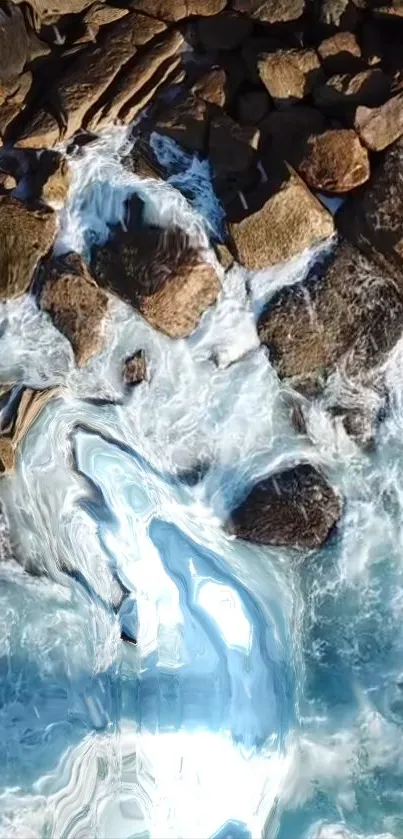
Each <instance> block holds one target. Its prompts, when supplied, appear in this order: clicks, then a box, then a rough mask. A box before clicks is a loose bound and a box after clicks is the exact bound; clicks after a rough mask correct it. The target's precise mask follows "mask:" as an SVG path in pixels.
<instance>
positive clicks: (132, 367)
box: [123, 350, 147, 387]
mask: <svg viewBox="0 0 403 839" xmlns="http://www.w3.org/2000/svg"><path fill="white" fill-rule="evenodd" d="M146 376H147V367H146V356H145V352H144V350H138V351H137V352H135V353H134V355H131V356H130V358H127V359H126V361H125V363H124V368H123V379H124V382H125V384H126V385H129V387H134V385H139V384H140V383H141V382H144V380H145V378H146Z"/></svg>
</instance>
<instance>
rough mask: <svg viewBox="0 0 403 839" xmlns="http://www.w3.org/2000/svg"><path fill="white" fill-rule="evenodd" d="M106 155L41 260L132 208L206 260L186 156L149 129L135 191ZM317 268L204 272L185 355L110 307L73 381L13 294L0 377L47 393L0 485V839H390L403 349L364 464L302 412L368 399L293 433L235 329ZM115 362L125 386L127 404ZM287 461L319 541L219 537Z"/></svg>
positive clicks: (56, 348) (371, 397)
mask: <svg viewBox="0 0 403 839" xmlns="http://www.w3.org/2000/svg"><path fill="white" fill-rule="evenodd" d="M129 145H130V144H129V142H128V140H127V135H126V133H125V132H124V131H123V130H120V129H116V130H114V131H110V132H107V133H105V135H104V136H103V137H102V138H101V139H100V140H99V142H98V143H96V144H95V145H92V146H87V147H85V148H84V149H83V150H82V151H81V152H80V154H72V155H71V167H72V173H73V184H72V189H71V194H70V198H69V202H68V205H67V207H66V208H65V209H64V210H63V211H62V212H61V214H60V230H59V236H58V240H57V245H56V249H57V250H58V251H59V252H62V251H65V250H69V249H71V248H74V249H76V250H79V251H80V252H82V253H83V254H84V255H88V252H89V249H90V247H91V244H92V243H93V242H95V241H98V242H102V241H105V239H106V238H107V236H108V229H109V228H108V224H110V223H113V222H117V221H119V220H120V219H121V218H122V213H123V207H124V202H125V199H126V198H127V197H128V195H129V194H130V193H132V192H137V193H138V194H139V195H140V196H141V197H142V198H143V200H144V201H145V202H146V208H147V216H148V218H149V219H150V221H154V222H156V223H158V224H160V225H163V226H168V225H170V224H173V223H175V224H179V225H180V226H182V227H183V228H184V229H186V230H187V231H188V233H189V235H190V236H191V237H192V239H193V240H194V242H195V243H197V244H198V245H200V246H201V247H203V248H205V249H206V258H207V259H209V260H211V261H213V262H215V255H214V251H213V250H212V249H211V248H210V244H209V243H210V240H211V238H212V237H218V236H219V235H220V230H221V228H222V223H223V213H222V210H221V208H220V205H219V204H218V202H217V201H216V199H215V197H214V193H213V190H212V187H211V182H210V173H209V168H208V164H207V163H206V162H202V161H200V160H198V159H197V158H194V157H187V156H186V155H185V154H184V153H183V152H181V151H180V150H179V149H178V147H175V145H174V144H173V143H171V142H168V141H166V140H165V141H164V140H162V138H160V137H157V136H154V138H153V145H154V149H155V151H156V153H157V154H158V155H159V156H160V158H161V159H163V160H164V162H165V163H167V164H172V166H173V168H174V169H175V172H176V174H175V175H173V176H172V178H171V179H170V181H169V182H168V183H159V182H154V181H148V180H146V181H144V180H141V181H140V180H139V179H138V178H137V177H136V176H135V175H133V174H131V173H130V172H129V171H127V169H125V168H124V166H123V165H122V156H124V155H125V154H126V153H127V151H128V149H129ZM330 247H332V242H327V243H325V246H324V250H326V249H328V248H330ZM320 256H321V253H320V252H316V253H304V254H302V255H301V257H300V258H299V259H298V260H295V261H294V262H293V263H290V264H287V265H283V266H279V267H277V268H274V269H270V270H267V271H262V272H259V273H258V274H255V275H251V274H247V272H246V271H244V270H243V269H241V268H240V267H239V266H235V267H234V268H233V269H232V270H231V271H230V272H228V273H227V274H226V275H225V276H224V274H223V272H222V269H221V268H220V267H219V266H218V265H217V271H218V272H219V273H220V276H221V277H222V284H223V288H222V293H221V296H220V299H219V302H218V305H217V306H216V307H215V308H214V309H212V310H211V311H209V312H208V313H206V315H205V316H204V318H203V320H202V322H201V324H200V327H199V328H198V329H197V331H196V332H195V333H194V334H193V335H192V336H191V337H190V338H189V339H187V340H176V341H173V340H170V339H168V338H166V337H164V336H163V335H161V334H158V333H157V332H156V331H155V330H153V329H152V328H151V327H149V326H148V325H147V324H146V322H145V321H143V320H142V318H141V317H140V316H138V315H137V314H136V313H135V312H134V311H133V310H132V309H130V307H128V306H126V305H125V304H123V303H121V302H119V301H118V300H114V301H112V302H111V304H110V309H109V317H108V322H107V325H106V344H105V350H104V352H103V353H102V354H101V355H100V356H98V357H96V358H95V359H94V360H93V361H91V362H90V364H88V365H87V366H86V367H85V368H82V369H80V370H78V369H77V368H76V366H75V364H74V358H73V354H72V350H71V347H70V345H69V343H68V341H67V340H66V339H65V338H64V337H63V336H62V335H61V334H59V332H57V331H56V329H55V328H54V327H53V326H52V324H51V322H50V320H49V318H48V316H47V315H46V314H44V313H42V312H40V311H39V310H38V309H37V307H36V304H35V301H34V299H33V298H32V297H29V296H27V297H25V298H22V299H20V300H18V301H14V302H10V303H7V304H4V305H3V306H2V308H1V319H0V377H1V380H4V381H10V380H13V379H15V378H17V380H20V381H23V382H24V383H25V384H26V385H29V386H30V387H33V388H42V387H50V386H60V388H61V389H60V393H59V395H58V396H57V398H54V399H52V400H51V401H50V402H49V403H48V404H47V406H46V408H45V409H44V410H43V412H42V413H41V414H40V416H39V418H38V419H37V421H36V422H35V424H34V425H33V426H32V428H31V430H30V431H29V433H28V434H27V436H26V437H25V439H24V441H23V443H22V445H21V447H20V450H19V455H18V462H17V469H16V473H15V474H14V475H13V476H12V477H8V478H4V479H2V480H1V483H0V500H1V501H2V503H3V505H4V507H5V509H6V511H7V513H8V516H9V523H8V524H7V522H3V523H2V525H1V529H0V548H1V550H2V553H3V560H2V562H1V564H0V578H1V585H0V651H1V653H0V654H1V659H0V661H1V680H0V742H1V758H2V759H1V761H0V837H1V839H17V837H18V839H207V837H209V838H210V837H211V839H212V837H214V839H218V837H220V839H247V838H248V837H252V839H259V837H264V839H275V838H276V839H364V838H365V839H402V837H403V585H402V583H403V529H402V521H403V517H402V508H403V456H402V447H403V343H402V344H400V345H399V346H397V348H396V350H395V352H394V353H393V355H392V356H391V357H390V359H389V360H388V362H387V365H386V370H385V375H386V381H387V386H388V391H389V402H390V408H389V412H388V415H387V417H386V419H385V421H384V422H383V424H382V425H381V426H380V428H379V431H378V434H377V440H376V447H375V449H374V451H373V452H371V453H368V452H363V451H362V450H360V449H359V448H358V447H357V445H356V444H355V443H354V442H353V441H352V440H351V439H349V438H348V437H347V435H346V433H345V431H344V429H343V426H342V424H341V419H331V418H330V416H329V414H327V413H326V411H325V408H326V405H327V404H329V400H331V399H332V397H333V396H334V393H335V392H337V393H340V392H342V393H343V394H344V398H345V399H347V400H348V398H349V394H350V396H351V398H353V397H354V399H355V400H356V399H357V398H359V399H361V400H362V401H363V402H366V401H368V402H371V403H372V404H375V403H376V400H377V399H378V396H377V394H376V393H375V392H374V391H371V390H370V389H366V390H365V389H362V390H361V391H360V393H358V397H357V388H356V387H355V388H354V392H353V386H352V384H351V382H349V381H348V380H347V379H345V378H344V377H343V375H342V374H339V375H337V376H336V375H335V376H333V378H332V379H331V380H330V382H329V385H328V388H327V392H326V393H325V394H324V396H323V398H322V399H321V400H317V401H315V402H313V403H312V404H311V407H310V409H309V414H308V418H307V425H308V434H307V435H299V434H298V433H297V432H296V431H295V430H294V429H293V427H292V425H291V422H290V411H289V404H290V398H292V392H291V391H290V389H289V388H288V387H287V386H286V385H284V383H281V382H280V381H279V379H278V378H277V375H276V373H275V371H274V369H273V368H272V366H271V365H270V360H269V358H268V356H267V353H266V352H265V350H264V348H262V347H260V346H259V342H258V338H257V332H256V320H257V317H258V315H259V312H260V311H261V309H262V306H263V305H264V304H265V302H266V301H267V300H268V299H269V298H270V296H271V295H272V294H273V292H274V291H275V290H277V289H278V288H279V287H281V286H282V285H285V284H288V283H295V282H298V281H299V280H301V279H302V278H303V277H304V276H305V274H306V272H307V271H308V269H309V267H310V266H311V264H312V263H313V262H314V261H315V260H316V259H318V258H320ZM138 349H144V350H145V353H146V357H147V361H148V381H146V382H143V383H142V384H141V385H139V386H138V387H136V388H135V389H134V390H133V391H132V392H131V394H130V395H129V396H127V394H126V393H125V391H124V389H123V382H122V364H123V361H124V359H125V358H126V357H127V356H129V355H131V354H132V353H133V352H135V351H136V350H138ZM301 456H304V457H305V458H309V459H310V460H311V462H312V463H314V464H320V465H321V466H322V467H323V469H324V471H325V473H326V474H327V476H328V478H329V480H330V482H331V483H332V484H333V485H334V486H335V487H336V488H337V489H338V490H339V491H340V492H341V493H342V494H343V497H344V511H343V518H342V522H341V524H340V526H339V527H338V529H337V532H336V534H335V535H334V536H333V537H332V538H331V540H330V541H329V542H328V543H327V545H326V546H325V547H324V548H323V549H322V550H321V551H318V552H313V553H308V552H306V553H304V552H293V551H285V550H280V549H275V550H274V549H267V548H260V547H256V546H253V545H248V544H246V543H244V542H241V541H237V540H235V539H234V538H233V537H231V536H228V535H227V534H226V531H225V529H224V527H223V524H224V523H225V521H226V518H227V516H228V513H229V511H230V509H231V507H232V505H233V504H235V503H236V502H237V500H239V498H240V497H242V494H243V493H244V492H245V487H247V486H249V484H250V483H251V482H252V481H253V480H254V479H257V478H259V477H260V476H263V475H264V474H266V473H267V472H268V471H272V470H273V469H274V468H280V467H282V466H284V465H288V464H289V463H292V462H294V461H295V460H296V459H298V458H299V457H301ZM8 530H9V531H10V537H11V540H12V543H13V544H14V546H15V547H14V550H15V555H16V556H18V558H19V560H20V562H16V561H15V559H13V558H12V557H11V556H10V552H9V551H8V549H7V543H8V533H7V531H8ZM24 566H25V567H24ZM26 569H29V573H28V570H26ZM122 592H123V593H124V596H122ZM122 628H123V629H124V630H125V631H126V632H127V633H128V634H129V635H132V636H134V637H136V638H137V647H134V646H132V645H130V644H126V643H123V642H122V641H121V639H120V633H121V630H122Z"/></svg>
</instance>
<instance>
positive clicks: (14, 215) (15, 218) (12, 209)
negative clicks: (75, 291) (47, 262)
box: [0, 195, 56, 300]
mask: <svg viewBox="0 0 403 839" xmlns="http://www.w3.org/2000/svg"><path fill="white" fill-rule="evenodd" d="M55 235H56V216H55V213H54V212H53V211H52V210H50V209H49V208H47V207H45V206H32V207H30V206H27V205H26V204H23V203H22V202H21V201H18V200H17V199H16V198H11V197H9V196H8V195H1V196H0V299H1V300H8V299H10V298H13V297H19V296H20V295H21V294H25V292H26V291H27V290H28V288H29V285H30V283H31V281H32V278H33V274H34V271H35V268H36V267H37V265H38V263H39V260H40V259H41V258H42V257H43V256H45V254H47V253H48V251H49V250H50V248H51V246H52V244H53V241H54V238H55Z"/></svg>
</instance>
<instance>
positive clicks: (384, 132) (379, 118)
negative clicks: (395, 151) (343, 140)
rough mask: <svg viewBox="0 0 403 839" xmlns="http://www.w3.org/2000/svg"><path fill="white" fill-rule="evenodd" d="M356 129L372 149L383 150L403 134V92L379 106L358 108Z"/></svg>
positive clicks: (362, 139) (365, 143) (366, 144)
mask: <svg viewBox="0 0 403 839" xmlns="http://www.w3.org/2000/svg"><path fill="white" fill-rule="evenodd" d="M354 127H355V130H356V131H357V133H358V134H359V136H360V139H361V141H362V142H363V143H364V145H365V146H367V148H368V149H371V151H383V149H386V148H387V146H390V145H392V143H394V142H395V140H398V139H399V137H401V135H402V134H403V93H399V94H398V95H397V96H393V98H392V99H389V100H388V101H387V102H385V104H384V105H381V106H380V107H379V108H365V107H364V106H361V107H359V108H357V110H356V114H355V125H354Z"/></svg>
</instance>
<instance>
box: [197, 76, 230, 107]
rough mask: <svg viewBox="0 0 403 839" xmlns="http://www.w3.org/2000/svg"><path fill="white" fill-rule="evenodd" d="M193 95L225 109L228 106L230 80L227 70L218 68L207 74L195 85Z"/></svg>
mask: <svg viewBox="0 0 403 839" xmlns="http://www.w3.org/2000/svg"><path fill="white" fill-rule="evenodd" d="M192 93H194V95H195V96H198V97H199V98H200V99H204V101H205V102H210V104H211V105H218V107H219V108H223V107H224V105H226V104H228V80H227V74H226V72H225V70H222V69H221V68H216V69H214V70H210V71H209V72H208V73H205V74H204V76H201V78H200V79H198V80H197V82H195V84H194V85H193V87H192Z"/></svg>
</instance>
